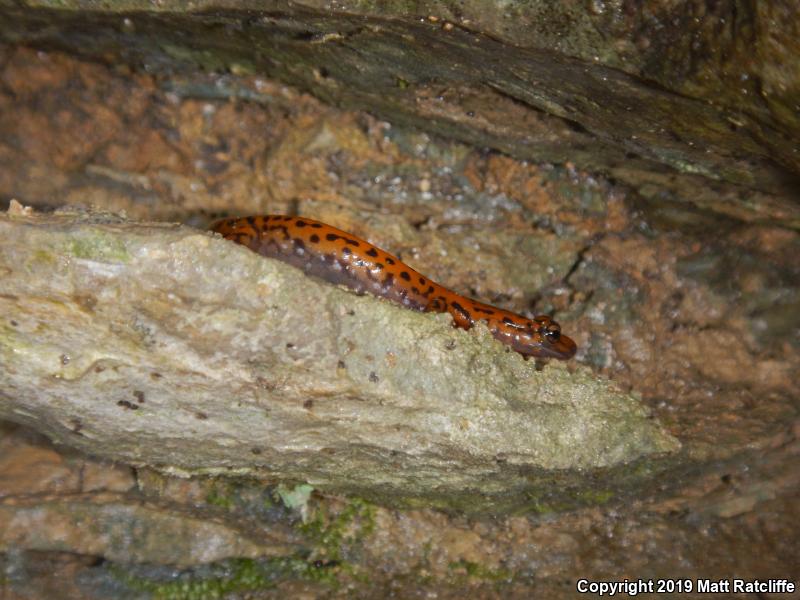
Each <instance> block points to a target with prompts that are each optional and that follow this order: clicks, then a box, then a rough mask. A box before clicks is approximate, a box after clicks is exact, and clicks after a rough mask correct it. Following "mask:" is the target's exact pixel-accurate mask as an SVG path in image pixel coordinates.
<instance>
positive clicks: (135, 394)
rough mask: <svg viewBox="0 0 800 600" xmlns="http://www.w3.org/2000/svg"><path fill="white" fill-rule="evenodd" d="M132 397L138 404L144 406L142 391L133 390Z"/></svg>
mask: <svg viewBox="0 0 800 600" xmlns="http://www.w3.org/2000/svg"><path fill="white" fill-rule="evenodd" d="M133 397H134V398H136V401H137V402H138V403H139V404H144V392H143V391H142V390H133Z"/></svg>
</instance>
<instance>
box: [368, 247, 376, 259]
mask: <svg viewBox="0 0 800 600" xmlns="http://www.w3.org/2000/svg"><path fill="white" fill-rule="evenodd" d="M367 256H371V257H372V258H376V257H377V256H378V251H377V250H375V248H370V249H369V250H367Z"/></svg>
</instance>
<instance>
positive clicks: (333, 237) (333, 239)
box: [325, 233, 339, 242]
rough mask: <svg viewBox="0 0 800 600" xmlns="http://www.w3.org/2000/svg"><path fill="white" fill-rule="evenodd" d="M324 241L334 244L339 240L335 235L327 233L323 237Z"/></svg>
mask: <svg viewBox="0 0 800 600" xmlns="http://www.w3.org/2000/svg"><path fill="white" fill-rule="evenodd" d="M325 239H326V240H328V241H329V242H335V241H336V240H338V239H339V236H338V235H337V234H335V233H329V234H327V235H326V236H325Z"/></svg>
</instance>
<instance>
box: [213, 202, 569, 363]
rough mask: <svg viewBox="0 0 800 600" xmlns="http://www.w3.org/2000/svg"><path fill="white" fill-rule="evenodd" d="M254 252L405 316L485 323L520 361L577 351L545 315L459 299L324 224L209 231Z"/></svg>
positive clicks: (274, 221)
mask: <svg viewBox="0 0 800 600" xmlns="http://www.w3.org/2000/svg"><path fill="white" fill-rule="evenodd" d="M211 230H212V231H215V232H217V233H219V234H221V235H222V236H223V237H224V238H226V239H228V240H231V241H233V242H236V243H237V244H242V245H243V246H246V247H248V248H249V249H250V250H253V251H255V252H258V253H259V254H262V255H264V256H268V257H270V258H277V259H278V260H281V261H283V262H286V263H288V264H290V265H293V266H295V267H297V268H299V269H302V270H303V271H305V272H306V273H307V274H309V275H312V276H315V277H319V278H321V279H324V280H325V281H328V282H330V283H334V284H342V285H345V286H347V287H348V288H350V289H352V290H354V291H356V292H357V293H364V292H369V293H371V294H374V295H375V296H379V297H381V298H386V299H387V300H391V301H392V302H395V303H397V304H400V305H402V306H405V307H407V308H410V309H413V310H418V311H423V312H448V313H450V314H451V315H452V317H453V321H454V325H455V326H457V327H461V328H462V329H469V328H471V327H472V326H474V325H475V323H476V322H478V321H485V322H486V324H487V326H488V327H489V331H491V332H492V335H493V336H494V337H495V338H496V339H498V340H500V341H501V342H502V343H504V344H506V345H508V346H510V347H511V348H513V349H514V350H516V351H517V352H519V353H520V354H522V355H523V356H525V357H526V358H527V357H530V356H533V357H543V358H559V359H562V360H566V359H569V358H572V356H573V355H574V354H575V350H576V348H577V347H576V345H575V342H573V341H572V340H571V339H570V338H568V337H567V336H565V335H563V334H562V333H561V326H560V325H559V324H558V323H556V322H555V321H554V320H553V319H552V318H550V317H548V316H547V315H539V316H537V317H534V318H532V319H528V318H526V317H523V316H521V315H518V314H515V313H513V312H510V311H507V310H503V309H501V308H496V307H494V306H490V305H488V304H483V303H482V302H478V301H477V300H473V299H471V298H466V297H464V296H461V295H459V294H457V293H455V292H453V291H452V290H449V289H447V288H446V287H444V286H442V285H439V284H438V283H436V282H434V281H431V280H430V279H429V278H427V277H425V276H424V275H422V274H420V273H418V272H417V271H415V270H414V269H412V268H411V267H409V266H408V265H406V264H405V263H403V262H402V261H401V260H400V259H399V258H397V257H396V256H394V255H392V254H389V253H388V252H386V251H385V250H381V249H380V248H377V247H375V246H373V245H372V244H370V243H369V242H367V241H366V240H363V239H361V238H359V237H356V236H354V235H352V234H350V233H347V232H345V231H342V230H341V229H336V228H335V227H331V226H330V225H326V224H325V223H320V222H319V221H314V220H312V219H306V218H305V217H289V216H283V215H266V216H257V217H243V218H234V219H223V220H222V221H218V222H217V223H215V224H214V225H213V226H212V227H211Z"/></svg>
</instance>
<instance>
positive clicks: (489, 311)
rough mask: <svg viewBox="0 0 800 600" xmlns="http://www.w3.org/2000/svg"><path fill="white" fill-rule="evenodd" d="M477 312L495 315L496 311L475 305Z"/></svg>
mask: <svg viewBox="0 0 800 600" xmlns="http://www.w3.org/2000/svg"><path fill="white" fill-rule="evenodd" d="M472 308H474V309H475V312H479V313H483V314H485V315H493V314H494V311H493V310H491V309H489V308H481V307H480V306H473V307H472Z"/></svg>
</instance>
